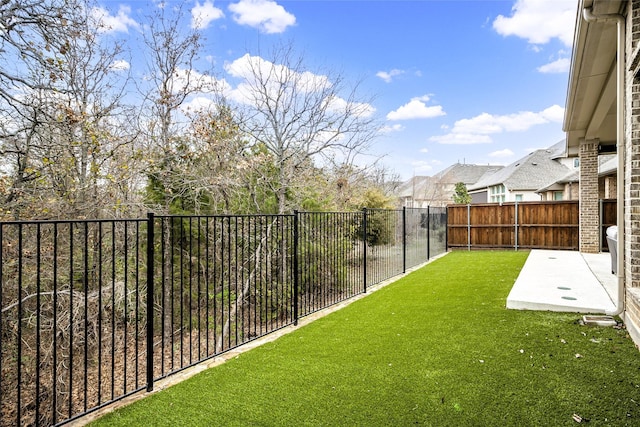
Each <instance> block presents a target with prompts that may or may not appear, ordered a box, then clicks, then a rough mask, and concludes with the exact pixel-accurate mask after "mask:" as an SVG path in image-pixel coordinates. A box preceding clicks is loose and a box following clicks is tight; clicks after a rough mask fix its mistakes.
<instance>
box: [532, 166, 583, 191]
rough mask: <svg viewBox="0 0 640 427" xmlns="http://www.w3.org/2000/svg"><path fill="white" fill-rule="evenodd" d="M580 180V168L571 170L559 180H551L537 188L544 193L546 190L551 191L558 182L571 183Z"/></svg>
mask: <svg viewBox="0 0 640 427" xmlns="http://www.w3.org/2000/svg"><path fill="white" fill-rule="evenodd" d="M578 181H580V171H579V170H574V171H570V172H568V173H567V174H566V175H565V176H563V177H562V178H560V179H558V180H557V181H553V182H550V183H548V184H547V185H546V186H544V187H542V188H539V189H538V190H536V193H544V192H545V191H549V190H551V189H552V188H553V187H554V186H556V185H557V184H569V183H573V182H578Z"/></svg>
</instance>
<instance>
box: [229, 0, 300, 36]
mask: <svg viewBox="0 0 640 427" xmlns="http://www.w3.org/2000/svg"><path fill="white" fill-rule="evenodd" d="M229 10H230V11H231V12H233V19H234V21H236V22H237V23H238V24H240V25H248V26H250V27H253V28H257V29H258V30H260V31H261V32H263V33H267V34H275V33H282V32H284V31H285V30H286V29H287V27H289V26H291V25H294V24H295V23H296V17H295V16H294V15H292V14H290V13H289V12H287V11H286V10H285V8H284V7H282V6H280V5H279V4H278V3H276V2H275V1H272V0H240V1H239V2H238V3H233V4H231V5H229Z"/></svg>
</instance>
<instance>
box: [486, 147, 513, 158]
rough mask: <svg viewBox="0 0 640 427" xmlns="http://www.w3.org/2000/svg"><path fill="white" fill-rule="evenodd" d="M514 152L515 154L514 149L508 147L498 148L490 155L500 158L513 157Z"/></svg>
mask: <svg viewBox="0 0 640 427" xmlns="http://www.w3.org/2000/svg"><path fill="white" fill-rule="evenodd" d="M513 154H514V152H513V151H511V150H509V149H508V148H505V149H504V150H498V151H494V152H492V153H489V157H498V158H502V157H511V156H513Z"/></svg>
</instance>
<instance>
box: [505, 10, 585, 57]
mask: <svg viewBox="0 0 640 427" xmlns="http://www.w3.org/2000/svg"><path fill="white" fill-rule="evenodd" d="M577 5H578V2H577V1H576V0H573V1H569V0H518V1H517V2H516V4H515V5H514V6H513V7H512V8H511V12H512V14H511V16H508V17H507V16H503V15H499V16H498V17H497V18H496V19H495V20H494V21H493V29H494V30H496V31H497V32H498V34H501V35H503V36H517V37H521V38H523V39H526V40H527V41H528V42H529V43H531V44H546V43H548V42H549V41H550V40H551V39H554V38H557V39H559V40H560V41H561V42H562V43H564V44H565V45H566V46H571V45H572V44H573V30H574V26H575V20H576V10H577Z"/></svg>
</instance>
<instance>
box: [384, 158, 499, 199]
mask: <svg viewBox="0 0 640 427" xmlns="http://www.w3.org/2000/svg"><path fill="white" fill-rule="evenodd" d="M503 167H504V166H496V165H468V164H462V163H456V164H453V165H451V166H449V167H448V168H446V169H444V170H442V171H441V172H438V173H437V174H436V175H434V176H432V177H431V176H414V177H413V178H411V179H409V180H408V181H405V182H403V183H402V184H401V185H400V186H399V187H398V190H397V191H396V194H397V195H398V197H400V198H408V197H410V198H412V199H414V200H424V199H430V198H432V197H434V196H435V195H437V194H436V193H437V189H436V187H437V186H440V187H442V186H443V185H447V184H449V185H454V184H457V183H458V182H464V183H465V185H467V186H469V185H471V184H475V183H476V182H477V181H478V180H480V179H482V177H484V176H485V175H487V174H492V173H494V172H496V171H497V170H500V169H502V168H503Z"/></svg>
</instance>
